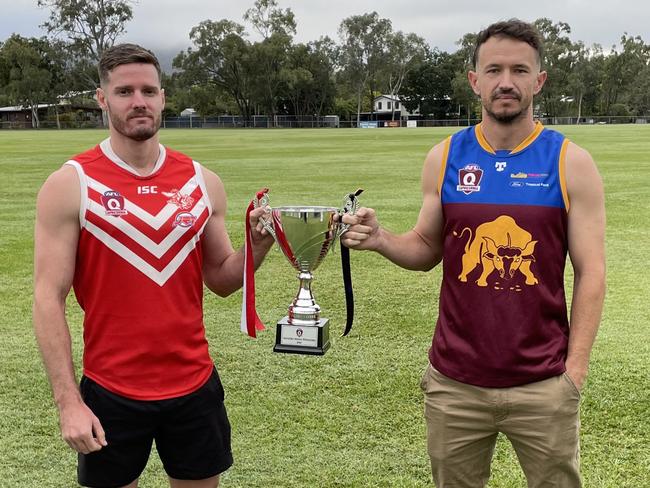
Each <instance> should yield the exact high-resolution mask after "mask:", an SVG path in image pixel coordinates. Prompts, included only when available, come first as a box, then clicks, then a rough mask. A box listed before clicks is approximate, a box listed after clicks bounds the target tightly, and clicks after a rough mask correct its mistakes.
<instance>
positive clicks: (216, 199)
mask: <svg viewBox="0 0 650 488" xmlns="http://www.w3.org/2000/svg"><path fill="white" fill-rule="evenodd" d="M202 169H203V178H204V180H205V185H206V187H207V190H208V197H209V198H210V202H211V204H212V215H211V216H210V219H209V220H208V222H207V224H206V225H205V229H204V237H203V239H202V243H203V244H202V246H203V281H204V282H205V284H206V286H207V287H208V288H209V289H210V290H212V291H213V292H215V293H216V294H217V295H219V296H222V297H225V296H228V295H230V294H231V293H233V292H235V291H236V290H238V289H239V288H241V286H242V284H243V280H244V249H243V248H242V249H240V250H238V251H235V250H234V249H233V247H232V243H231V242H230V237H229V236H228V232H227V231H226V223H225V220H226V192H225V190H224V187H223V183H222V182H221V179H220V178H219V177H218V176H217V175H216V174H214V173H213V172H212V171H209V170H207V169H206V168H202ZM264 212H265V209H264V208H256V209H255V210H253V211H252V212H251V214H250V222H251V230H252V233H251V234H252V239H251V240H252V251H253V263H254V266H255V269H257V268H258V267H259V266H260V265H261V264H262V261H263V260H264V257H265V256H266V253H267V252H268V251H269V249H270V248H271V245H272V244H273V237H271V236H270V235H269V234H268V232H267V231H266V230H265V229H264V228H263V227H262V225H261V224H259V223H258V220H259V218H260V216H262V215H263V214H264Z"/></svg>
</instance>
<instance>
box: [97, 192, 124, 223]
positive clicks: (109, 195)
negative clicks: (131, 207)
mask: <svg viewBox="0 0 650 488" xmlns="http://www.w3.org/2000/svg"><path fill="white" fill-rule="evenodd" d="M101 202H102V205H104V208H105V209H106V215H112V216H113V217H120V216H121V215H126V214H127V213H129V212H127V211H126V210H124V197H123V196H122V195H120V192H119V191H112V190H109V191H106V192H104V194H103V195H102V196H101Z"/></svg>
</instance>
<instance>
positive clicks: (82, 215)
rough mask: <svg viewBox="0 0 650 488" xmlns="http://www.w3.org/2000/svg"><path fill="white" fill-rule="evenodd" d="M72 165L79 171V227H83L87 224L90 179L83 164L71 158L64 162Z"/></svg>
mask: <svg viewBox="0 0 650 488" xmlns="http://www.w3.org/2000/svg"><path fill="white" fill-rule="evenodd" d="M65 165H68V166H72V167H73V168H74V169H75V170H76V171H77V176H78V177H79V189H80V193H81V195H80V200H79V227H80V228H81V229H83V228H84V227H85V226H86V209H87V207H88V180H87V179H86V173H84V170H83V168H82V167H81V165H80V164H79V163H78V162H77V161H75V160H74V159H71V160H69V161H66V162H65V163H64V166H65Z"/></svg>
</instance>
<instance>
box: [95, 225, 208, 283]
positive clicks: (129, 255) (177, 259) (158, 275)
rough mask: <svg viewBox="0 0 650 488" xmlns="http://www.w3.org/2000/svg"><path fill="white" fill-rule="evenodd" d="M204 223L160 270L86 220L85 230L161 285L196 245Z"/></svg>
mask: <svg viewBox="0 0 650 488" xmlns="http://www.w3.org/2000/svg"><path fill="white" fill-rule="evenodd" d="M206 223H207V220H206V221H205V223H204V224H203V226H202V227H201V230H200V231H199V232H198V233H197V234H196V235H195V236H194V237H193V238H192V239H190V240H189V241H188V242H187V243H186V244H185V245H184V246H183V248H182V249H181V250H180V251H179V252H178V254H176V256H174V259H172V260H171V261H170V262H169V264H167V266H165V268H164V269H163V270H162V271H158V270H157V269H156V268H154V267H153V266H151V265H150V264H149V263H147V262H146V261H145V260H144V259H142V258H141V257H140V256H138V255H137V254H135V253H134V252H133V251H131V250H130V249H129V248H127V247H126V246H125V245H124V244H122V243H121V242H119V241H118V240H116V239H114V238H113V237H111V236H110V235H108V234H107V233H106V232H104V231H103V230H102V229H100V228H99V227H97V226H96V225H94V224H92V223H91V222H86V230H87V231H88V232H90V233H91V234H92V235H94V236H95V237H96V238H97V239H99V240H100V241H101V242H103V243H104V245H106V247H108V248H109V249H110V250H111V251H113V252H115V254H117V255H118V256H120V257H121V258H122V259H124V260H125V261H127V262H128V263H129V264H131V265H132V266H133V267H134V268H136V269H137V270H139V271H140V272H142V273H143V274H144V275H145V276H147V277H148V278H149V279H151V280H152V281H154V282H155V283H156V284H157V285H158V286H163V285H164V284H165V283H166V282H167V280H168V279H169V278H170V277H171V276H172V275H173V274H174V273H175V272H176V270H177V269H178V268H179V266H180V265H181V264H183V262H184V261H185V258H187V256H188V254H189V253H190V252H192V250H193V249H194V248H195V247H196V244H197V242H199V239H200V236H201V234H202V233H203V229H204V228H205V224H206Z"/></svg>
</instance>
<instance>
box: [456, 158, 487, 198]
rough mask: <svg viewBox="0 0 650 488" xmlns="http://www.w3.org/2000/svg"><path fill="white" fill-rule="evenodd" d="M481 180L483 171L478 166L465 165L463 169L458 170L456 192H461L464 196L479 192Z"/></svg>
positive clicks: (473, 164)
mask: <svg viewBox="0 0 650 488" xmlns="http://www.w3.org/2000/svg"><path fill="white" fill-rule="evenodd" d="M481 178H483V170H482V169H481V167H480V166H479V165H478V164H475V163H472V164H468V165H466V166H465V167H464V168H463V169H460V170H458V186H456V191H462V192H463V193H464V194H465V195H469V194H470V193H473V192H475V191H481V185H480V183H481Z"/></svg>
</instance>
